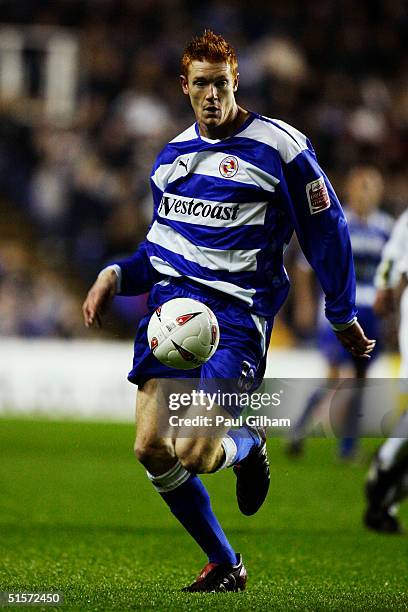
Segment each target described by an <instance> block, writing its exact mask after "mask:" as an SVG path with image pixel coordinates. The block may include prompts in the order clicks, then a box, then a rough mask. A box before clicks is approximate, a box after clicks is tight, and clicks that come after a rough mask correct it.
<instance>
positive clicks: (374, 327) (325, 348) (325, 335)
mask: <svg viewBox="0 0 408 612" xmlns="http://www.w3.org/2000/svg"><path fill="white" fill-rule="evenodd" d="M358 322H359V323H360V325H361V327H362V328H363V330H364V333H365V335H366V336H367V338H370V339H374V340H377V344H376V346H375V349H374V350H373V352H372V353H371V360H370V361H369V362H368V363H367V365H368V364H369V363H372V362H373V359H375V358H376V357H377V356H378V354H379V352H380V350H381V348H380V342H379V335H380V326H379V321H378V318H377V317H376V316H375V314H374V312H373V309H372V308H371V307H369V306H359V308H358ZM317 340H318V348H319V350H320V351H321V352H322V353H323V355H324V356H325V357H326V359H327V361H328V362H329V363H330V364H331V365H343V364H351V363H353V360H354V358H353V356H352V355H351V354H350V353H349V352H348V351H347V350H346V349H345V348H344V346H343V345H342V344H340V342H339V340H338V339H337V337H336V334H335V332H334V331H333V330H332V328H331V326H330V324H329V323H328V321H327V320H326V319H324V320H322V322H321V323H320V326H319V330H318V336H317Z"/></svg>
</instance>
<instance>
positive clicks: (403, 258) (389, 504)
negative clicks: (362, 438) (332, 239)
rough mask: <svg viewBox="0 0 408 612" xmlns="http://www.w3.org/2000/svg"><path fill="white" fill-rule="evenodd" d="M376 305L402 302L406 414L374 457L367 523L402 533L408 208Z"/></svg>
mask: <svg viewBox="0 0 408 612" xmlns="http://www.w3.org/2000/svg"><path fill="white" fill-rule="evenodd" d="M376 286H377V288H378V290H377V296H376V301H375V304H374V309H375V311H376V313H377V314H378V315H379V316H382V317H386V316H388V315H389V314H390V312H392V311H393V310H394V305H395V304H398V303H399V310H400V324H399V332H398V340H399V347H400V353H401V369H400V377H401V394H402V400H403V402H404V403H403V410H404V412H403V414H402V415H401V417H400V419H399V421H398V423H397V425H396V427H395V429H394V430H393V432H392V434H391V436H390V437H389V438H388V439H387V440H386V441H385V442H384V443H383V444H382V445H381V447H380V448H379V450H378V451H377V453H376V456H375V457H374V459H373V462H372V464H371V466H370V470H369V473H368V478H367V483H366V499H367V508H366V511H365V514H364V523H365V525H366V526H367V527H369V528H371V529H374V530H375V531H380V532H386V533H401V532H402V527H401V525H400V522H399V520H398V518H397V516H396V512H397V510H398V502H400V501H401V500H402V499H404V498H405V497H406V496H407V495H408V388H407V381H408V210H406V211H405V212H404V213H403V214H402V215H401V216H400V217H399V219H398V220H397V222H396V223H395V226H394V229H393V232H392V234H391V238H390V240H389V241H388V242H387V244H386V246H385V248H384V251H383V255H382V259H381V264H380V266H379V268H378V272H377V275H376Z"/></svg>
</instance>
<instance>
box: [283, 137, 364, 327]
mask: <svg viewBox="0 0 408 612" xmlns="http://www.w3.org/2000/svg"><path fill="white" fill-rule="evenodd" d="M281 189H282V190H283V192H284V199H285V200H286V204H287V209H288V212H289V215H290V217H291V220H292V223H293V227H294V229H295V232H296V235H297V237H298V240H299V244H300V246H301V249H302V251H303V253H304V255H305V257H306V259H307V260H308V262H309V263H310V265H311V266H312V268H313V269H314V270H315V272H316V275H317V277H318V279H319V282H320V285H321V287H322V289H323V291H324V294H325V297H326V300H325V314H326V317H327V319H328V320H329V321H330V323H332V324H333V325H336V324H344V323H348V322H349V321H351V320H352V319H353V318H354V317H355V316H356V314H357V310H356V306H355V295H356V280H355V272H354V263H353V255H352V250H351V243H350V236H349V232H348V227H347V221H346V218H345V216H344V213H343V210H342V208H341V206H340V202H339V200H338V198H337V196H336V194H335V192H334V189H333V187H332V186H331V184H330V181H329V180H328V178H327V176H326V175H325V174H324V172H323V170H322V169H321V167H320V166H319V163H318V161H317V159H316V155H315V152H314V150H313V148H312V146H311V144H310V143H309V141H307V148H302V150H300V151H299V152H298V154H297V155H296V156H295V157H294V158H293V159H292V160H291V161H288V162H283V180H282V184H281Z"/></svg>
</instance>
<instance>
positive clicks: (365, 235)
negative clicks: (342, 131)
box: [288, 165, 393, 459]
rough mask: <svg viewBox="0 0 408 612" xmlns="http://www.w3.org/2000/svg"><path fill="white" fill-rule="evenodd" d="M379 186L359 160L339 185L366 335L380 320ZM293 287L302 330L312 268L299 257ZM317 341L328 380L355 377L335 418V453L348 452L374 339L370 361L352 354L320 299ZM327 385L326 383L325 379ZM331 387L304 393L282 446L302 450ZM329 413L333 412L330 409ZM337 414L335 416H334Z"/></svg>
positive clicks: (385, 220)
mask: <svg viewBox="0 0 408 612" xmlns="http://www.w3.org/2000/svg"><path fill="white" fill-rule="evenodd" d="M383 192H384V182H383V177H382V175H381V173H380V172H379V170H377V169H376V168H375V167H374V166H371V165H359V166H356V167H354V168H353V169H352V170H350V172H349V175H348V177H347V181H346V185H345V202H346V208H345V215H346V218H347V223H348V227H349V232H350V239H351V246H352V251H353V259H354V267H355V271H356V305H357V308H358V318H359V321H361V322H362V325H363V328H364V329H365V330H367V333H368V335H369V337H370V338H377V339H378V338H379V337H380V336H381V333H380V326H379V322H378V319H377V316H376V314H375V313H374V310H373V304H374V300H375V293H376V291H375V286H374V277H375V273H376V269H377V267H378V264H379V262H380V258H381V252H382V249H383V247H384V245H385V243H386V241H387V239H388V238H389V235H390V232H391V228H392V224H393V220H392V218H391V217H390V216H389V215H388V214H386V213H384V212H382V211H380V210H379V205H380V204H381V200H382V197H383ZM294 291H295V320H296V323H297V326H298V328H300V329H302V330H303V331H305V332H306V333H307V332H309V333H310V329H312V328H313V326H314V325H315V312H316V297H315V294H314V291H313V271H312V270H311V268H310V266H308V264H307V262H306V260H305V259H304V258H303V257H299V259H298V262H297V271H296V278H295V283H294ZM317 326H318V331H317V341H318V347H319V349H320V351H321V353H322V355H323V356H324V358H325V360H326V362H327V379H328V381H331V382H332V383H334V382H335V381H336V380H337V379H339V378H340V377H344V378H353V379H356V380H358V381H359V383H358V384H356V385H355V387H354V389H352V390H351V393H350V394H349V397H348V398H347V399H346V400H345V405H344V408H343V410H344V414H343V416H342V418H340V420H341V422H342V424H341V426H340V429H341V430H342V432H343V435H342V440H341V444H340V449H339V452H340V456H341V457H342V458H345V459H346V458H349V457H352V456H353V455H354V453H355V450H356V436H357V435H358V418H359V411H360V409H361V401H362V396H363V389H364V383H363V381H364V379H365V378H366V375H367V370H368V368H369V367H370V364H371V363H372V360H373V359H374V358H375V357H376V356H377V355H378V352H379V343H378V342H377V345H376V348H375V350H374V351H373V353H372V354H371V361H367V360H362V359H358V358H355V357H353V356H352V355H350V353H348V352H347V351H346V350H345V349H344V347H342V346H341V345H340V344H339V342H338V341H337V338H336V334H335V332H333V330H332V328H331V327H330V326H329V325H327V321H326V319H325V316H324V304H323V301H322V300H320V306H319V307H318V321H317ZM329 386H330V385H329ZM332 392H333V391H332V390H331V389H329V388H328V387H325V388H321V389H317V390H316V391H315V392H314V393H313V394H312V395H311V397H310V398H309V400H308V402H307V404H306V407H305V409H304V412H303V413H302V415H301V416H300V418H299V420H298V422H297V423H296V425H295V427H294V429H293V433H292V439H291V441H290V443H289V446H288V452H289V453H290V454H292V455H297V454H299V453H301V452H302V449H303V444H304V438H305V436H306V434H307V429H308V425H309V424H310V422H311V420H312V417H313V415H314V414H315V412H316V410H317V409H318V408H319V406H321V403H322V402H323V400H325V399H327V397H328V395H329V394H331V393H332ZM332 416H334V415H332ZM336 420H337V419H336Z"/></svg>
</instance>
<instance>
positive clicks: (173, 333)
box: [147, 298, 220, 370]
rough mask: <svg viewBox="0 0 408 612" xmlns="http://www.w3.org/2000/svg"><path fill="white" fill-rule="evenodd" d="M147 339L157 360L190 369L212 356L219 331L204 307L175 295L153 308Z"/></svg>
mask: <svg viewBox="0 0 408 612" xmlns="http://www.w3.org/2000/svg"><path fill="white" fill-rule="evenodd" d="M147 338H148V341H149V346H150V350H151V351H152V353H153V355H154V356H155V357H156V358H157V359H158V360H159V361H160V362H161V363H163V364H164V365H167V366H169V367H171V368H178V369H181V370H191V369H193V368H198V367H199V366H200V365H202V364H203V363H205V362H206V361H208V360H209V359H210V358H211V357H212V356H213V355H214V353H215V351H216V350H217V346H218V342H219V339H220V330H219V326H218V321H217V317H216V316H215V314H214V313H213V312H212V310H210V308H208V306H206V305H205V304H203V303H202V302H198V301H197V300H193V299H191V298H175V299H174V300H170V301H169V302H165V303H164V304H162V305H161V306H159V308H157V309H156V310H155V311H154V313H153V314H152V316H151V318H150V321H149V326H148V328H147Z"/></svg>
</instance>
